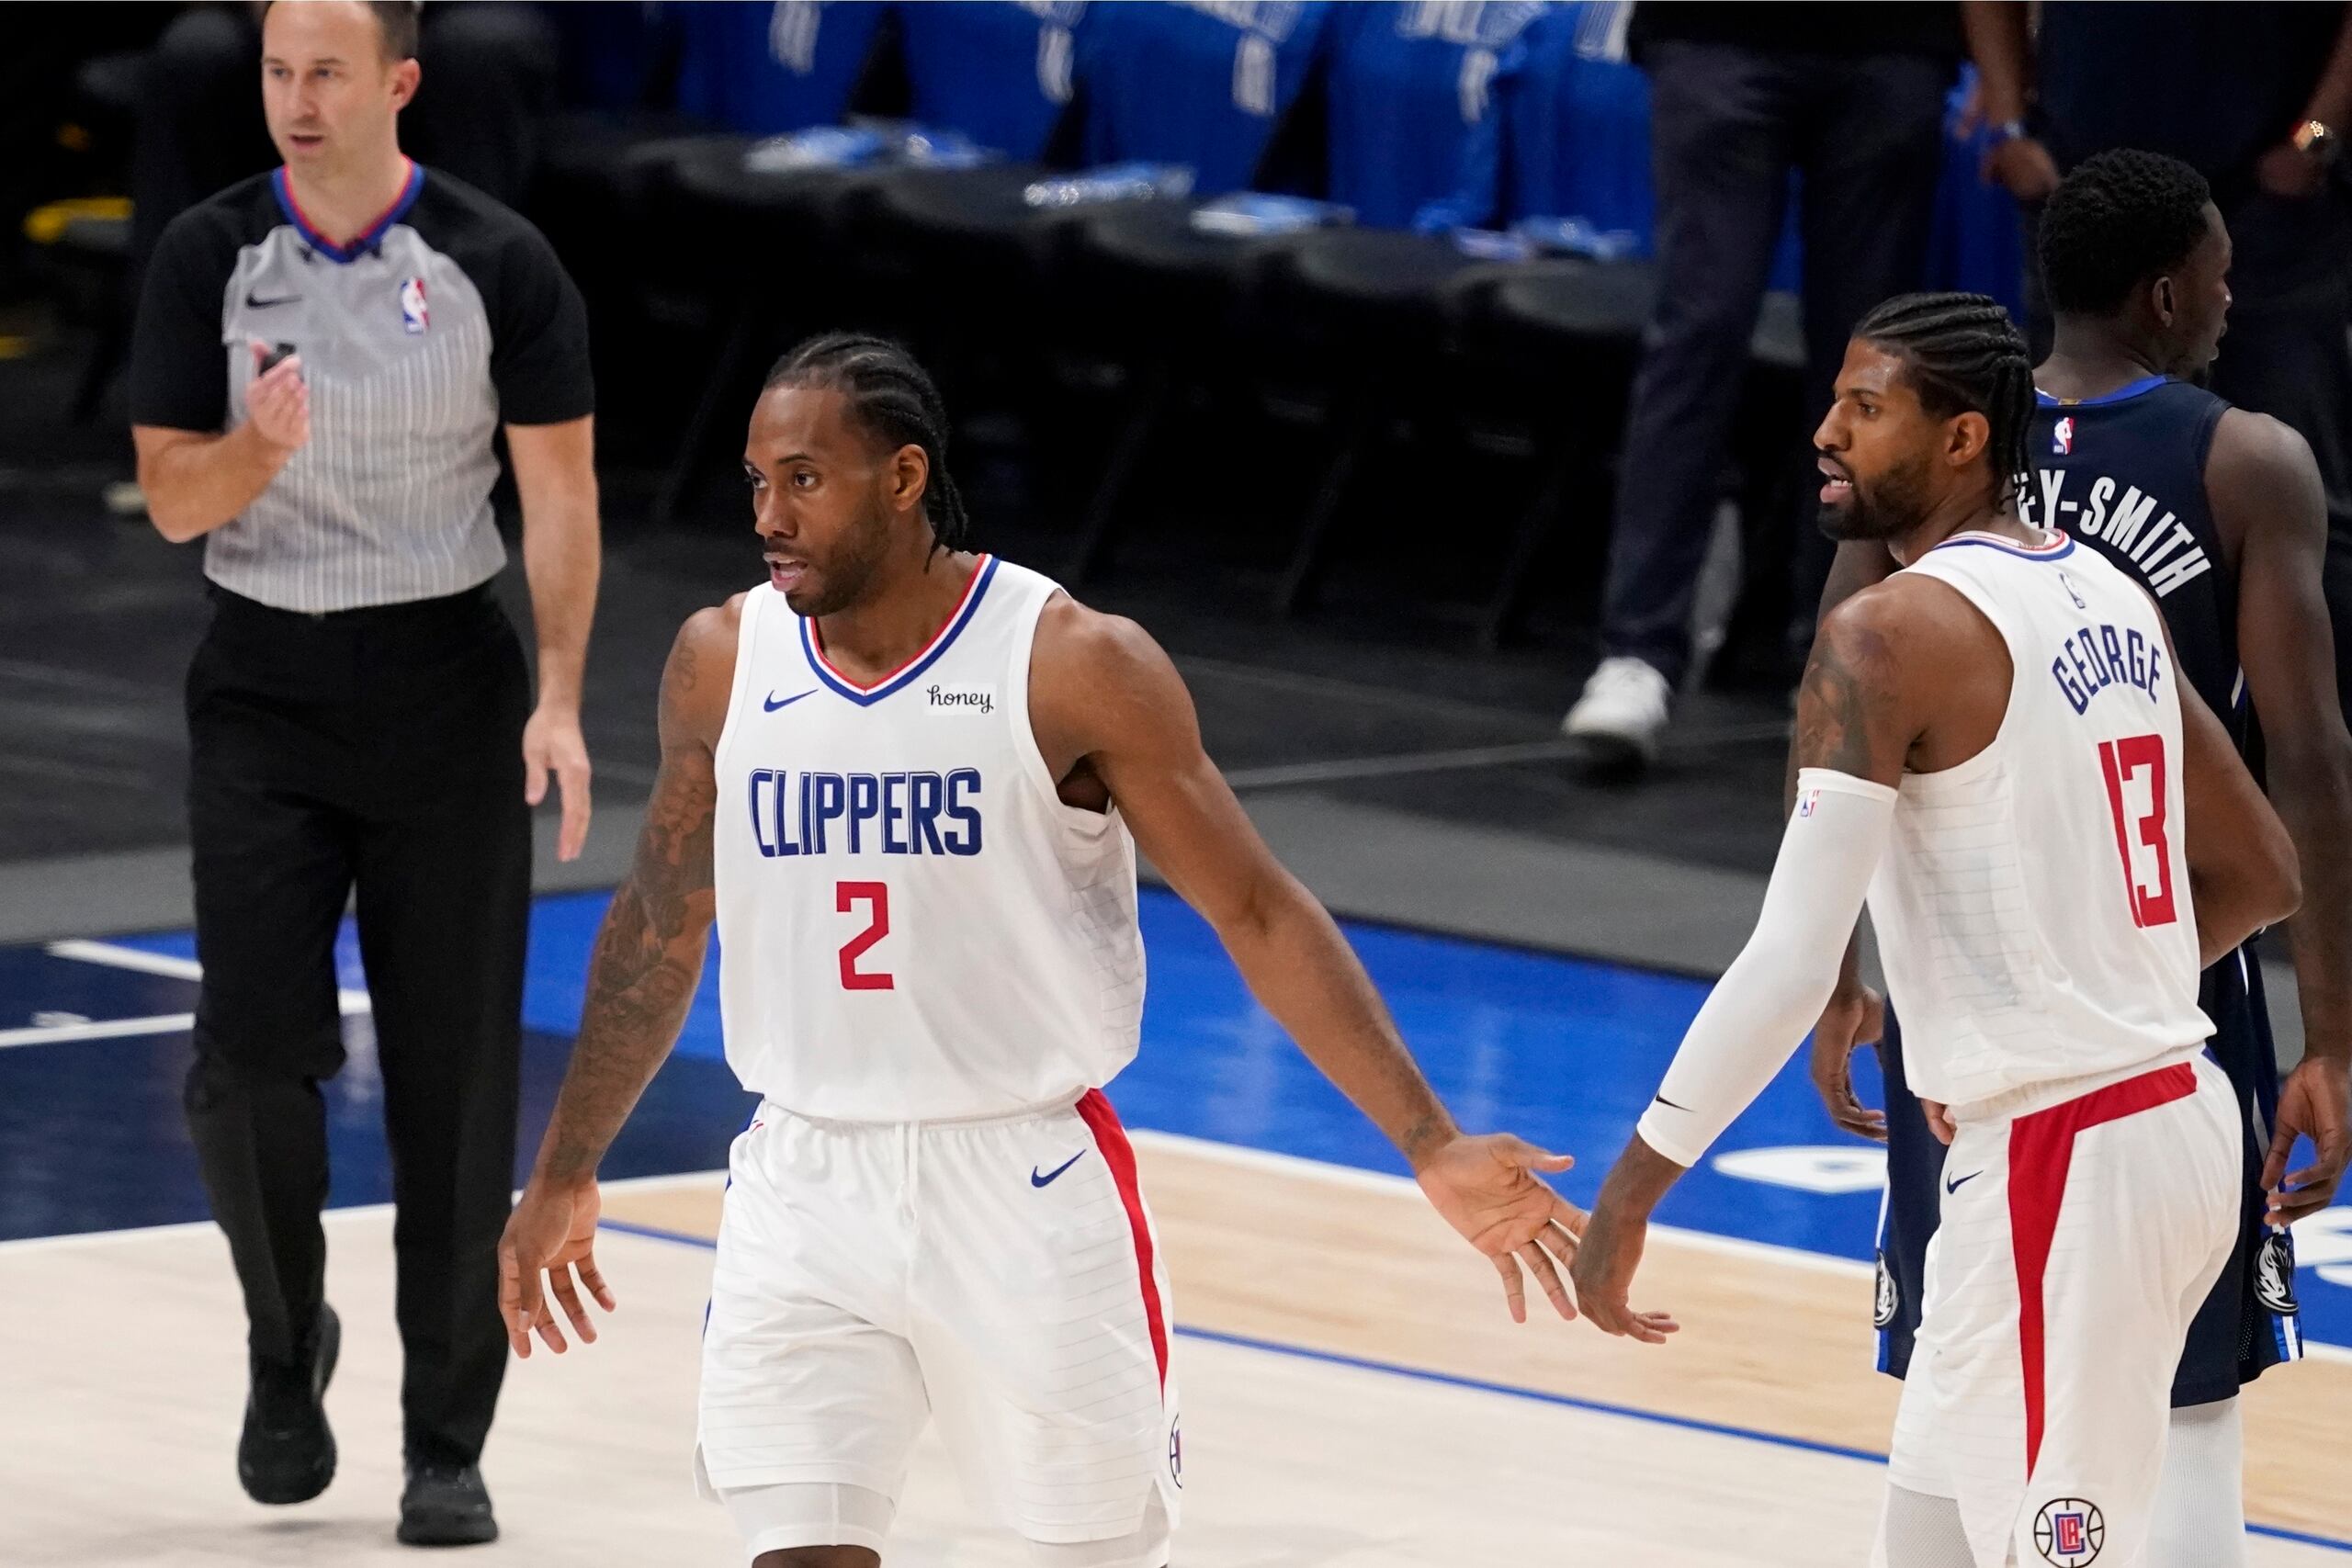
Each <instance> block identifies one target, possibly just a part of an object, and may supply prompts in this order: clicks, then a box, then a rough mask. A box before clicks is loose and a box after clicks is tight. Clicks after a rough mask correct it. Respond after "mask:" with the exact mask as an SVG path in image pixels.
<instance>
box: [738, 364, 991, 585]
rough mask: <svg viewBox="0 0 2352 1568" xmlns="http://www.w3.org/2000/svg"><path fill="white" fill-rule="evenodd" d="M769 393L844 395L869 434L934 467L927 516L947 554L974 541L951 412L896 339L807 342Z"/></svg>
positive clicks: (772, 379) (781, 367)
mask: <svg viewBox="0 0 2352 1568" xmlns="http://www.w3.org/2000/svg"><path fill="white" fill-rule="evenodd" d="M767 385H768V388H769V389H775V388H777V387H799V388H806V389H811V390H819V389H821V390H825V391H832V392H839V393H841V394H842V396H843V397H845V398H847V399H848V400H849V403H850V412H851V413H852V415H853V416H854V417H855V418H856V419H857V421H858V422H859V423H862V424H864V425H865V428H866V430H867V431H868V432H869V433H870V434H873V435H875V436H876V437H878V438H879V439H881V440H884V441H887V442H888V443H890V444H891V446H893V447H894V448H895V447H899V446H920V447H922V455H923V456H924V457H927V458H928V459H930V462H931V479H930V481H929V484H928V486H927V487H926V488H925V490H924V491H923V515H924V516H925V517H926V518H928V519H929V520H930V523H931V534H932V537H933V538H934V539H936V540H938V541H939V546H940V547H941V548H942V549H949V550H960V549H962V548H963V547H964V545H965V541H966V540H967V539H968V538H969V537H970V536H971V532H972V520H971V517H970V515H969V514H968V513H966V512H965V510H964V498H963V495H962V494H961V492H959V491H957V490H956V481H955V480H954V479H951V478H949V477H948V473H947V406H946V404H944V403H943V402H942V401H941V400H940V398H939V389H938V388H937V387H935V386H933V385H932V380H931V377H930V375H929V373H928V372H926V371H925V370H924V369H923V367H922V366H921V365H919V364H917V363H916V361H915V356H914V355H911V354H909V353H908V352H907V351H906V349H905V348H904V347H902V346H901V345H899V344H895V343H892V342H891V341H890V340H889V339H888V338H880V337H868V336H866V335H865V334H863V333H824V334H822V335H821V336H818V337H812V338H809V339H808V340H806V341H805V342H803V343H802V344H800V345H799V346H798V347H797V348H795V349H793V351H792V352H791V353H789V354H787V355H785V356H784V357H783V358H781V359H779V360H777V361H776V362H775V367H773V368H771V369H770V370H769V371H768V379H767Z"/></svg>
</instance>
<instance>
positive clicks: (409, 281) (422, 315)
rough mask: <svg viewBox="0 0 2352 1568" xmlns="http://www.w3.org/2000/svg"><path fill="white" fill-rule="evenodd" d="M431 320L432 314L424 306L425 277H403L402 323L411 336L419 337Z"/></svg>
mask: <svg viewBox="0 0 2352 1568" xmlns="http://www.w3.org/2000/svg"><path fill="white" fill-rule="evenodd" d="M431 320H432V318H431V314H430V313H429V312H428V311H427V310H425V308H424V279H423V278H421V277H404V278H402V279H401V326H403V327H405V328H407V329H408V333H409V335H410V336H411V337H419V336H422V335H423V334H424V329H425V327H426V326H427V325H429V324H430V323H431Z"/></svg>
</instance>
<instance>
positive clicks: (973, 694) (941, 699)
mask: <svg viewBox="0 0 2352 1568" xmlns="http://www.w3.org/2000/svg"><path fill="white" fill-rule="evenodd" d="M922 695H923V701H924V702H926V703H928V704H929V705H931V706H933V707H935V708H962V709H964V710H965V711H966V712H967V713H994V712H996V694H995V693H994V692H992V691H990V690H989V689H988V688H987V687H986V686H973V687H967V688H966V689H965V690H962V691H956V690H955V689H953V688H950V687H946V686H942V685H939V684H937V683H935V682H934V683H933V684H932V685H929V686H925V687H924V688H923V692H922Z"/></svg>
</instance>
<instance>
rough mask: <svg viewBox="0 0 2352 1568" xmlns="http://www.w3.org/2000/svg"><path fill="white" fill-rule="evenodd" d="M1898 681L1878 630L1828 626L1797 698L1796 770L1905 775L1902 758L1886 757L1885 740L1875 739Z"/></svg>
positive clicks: (1890, 653)
mask: <svg viewBox="0 0 2352 1568" xmlns="http://www.w3.org/2000/svg"><path fill="white" fill-rule="evenodd" d="M1893 681H1894V657H1893V650H1892V649H1890V648H1889V647H1888V646H1887V642H1886V639H1885V637H1883V636H1882V635H1880V633H1879V632H1878V631H1877V630H1876V629H1874V628H1872V627H1870V626H1853V625H1851V624H1850V623H1841V624H1838V625H1835V626H1825V627H1824V628H1823V629H1822V632H1821V635H1820V636H1819V637H1817V638H1815V641H1814V645H1813V657H1812V658H1811V659H1810V660H1807V661H1806V664H1805V669H1804V684H1803V685H1802V686H1801V687H1799V688H1798V692H1797V743H1796V755H1795V759H1794V760H1795V762H1796V765H1797V766H1798V767H1800V768H1829V769H1832V770H1834V771H1836V772H1838V773H1850V774H1852V775H1853V776H1854V777H1856V778H1862V779H1868V778H1876V777H1877V776H1878V772H1879V770H1880V768H1882V767H1891V768H1892V769H1893V770H1894V771H1900V769H1901V767H1902V765H1903V758H1902V756H1901V755H1899V754H1898V755H1895V756H1894V757H1891V758H1889V757H1886V756H1884V755H1883V753H1884V751H1885V750H1886V746H1885V745H1884V743H1883V739H1875V738H1873V736H1872V734H1871V728H1872V726H1873V725H1874V724H1875V725H1878V726H1880V727H1883V726H1884V725H1885V724H1886V722H1887V719H1888V717H1889V716H1890V713H1889V710H1890V707H1891V705H1892V700H1893V691H1892V686H1893ZM1906 750H1907V747H1906ZM1791 783H1792V784H1793V783H1794V779H1793V777H1792V780H1791Z"/></svg>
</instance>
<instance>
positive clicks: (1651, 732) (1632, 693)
mask: <svg viewBox="0 0 2352 1568" xmlns="http://www.w3.org/2000/svg"><path fill="white" fill-rule="evenodd" d="M1673 694H1674V689H1673V688H1672V687H1671V686H1669V685H1668V684H1667V682H1666V677H1665V676H1664V675H1661V674H1659V673H1658V672H1657V670H1655V669H1653V668H1652V667H1651V666H1650V665H1649V664H1648V663H1646V662H1645V661H1644V660H1639V659H1630V658H1616V659H1604V660H1601V661H1600V669H1598V670H1595V671H1593V672H1592V679H1591V680H1589V681H1587V682H1585V683H1584V695H1583V696H1581V697H1579V698H1577V705H1576V706H1574V707H1572V708H1570V709H1569V710H1568V716H1567V717H1566V719H1565V720H1563V721H1562V722H1561V725H1560V728H1561V729H1562V730H1564V731H1566V734H1567V735H1568V737H1569V738H1570V739H1575V740H1581V741H1584V742H1585V743H1586V744H1587V745H1588V746H1589V747H1591V748H1592V750H1594V751H1595V753H1597V754H1598V756H1599V757H1600V758H1601V759H1602V760H1606V761H1620V762H1648V761H1653V760H1654V759H1655V758H1656V757H1657V742H1658V737H1659V736H1660V735H1662V734H1664V733H1665V731H1666V711H1667V703H1668V699H1669V698H1671V697H1672V696H1673Z"/></svg>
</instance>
